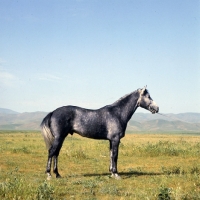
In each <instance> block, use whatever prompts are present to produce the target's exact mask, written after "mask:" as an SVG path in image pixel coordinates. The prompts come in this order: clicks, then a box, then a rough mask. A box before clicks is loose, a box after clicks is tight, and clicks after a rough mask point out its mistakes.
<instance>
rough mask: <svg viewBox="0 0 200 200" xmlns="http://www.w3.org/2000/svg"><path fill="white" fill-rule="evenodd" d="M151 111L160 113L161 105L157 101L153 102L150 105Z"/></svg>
mask: <svg viewBox="0 0 200 200" xmlns="http://www.w3.org/2000/svg"><path fill="white" fill-rule="evenodd" d="M149 111H151V113H152V114H155V113H158V111H159V107H158V106H157V105H156V103H155V102H152V104H150V105H149Z"/></svg>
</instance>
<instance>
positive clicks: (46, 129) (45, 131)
mask: <svg viewBox="0 0 200 200" xmlns="http://www.w3.org/2000/svg"><path fill="white" fill-rule="evenodd" d="M51 115H52V112H51V113H49V114H48V115H47V116H46V117H45V118H44V119H43V121H42V123H41V125H40V127H41V129H42V135H43V137H44V141H45V144H46V147H47V149H48V150H49V149H50V148H51V146H52V144H53V141H54V136H53V134H52V132H51V130H50V126H49V120H50V119H51Z"/></svg>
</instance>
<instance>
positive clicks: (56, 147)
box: [47, 137, 65, 178]
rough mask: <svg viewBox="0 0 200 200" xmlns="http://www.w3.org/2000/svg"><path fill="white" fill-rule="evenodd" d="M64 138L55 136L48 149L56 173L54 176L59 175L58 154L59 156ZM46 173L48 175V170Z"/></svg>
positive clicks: (57, 176)
mask: <svg viewBox="0 0 200 200" xmlns="http://www.w3.org/2000/svg"><path fill="white" fill-rule="evenodd" d="M64 139H65V137H62V138H61V137H59V138H55V140H54V142H53V145H52V147H51V148H50V150H49V158H51V159H52V158H54V168H53V172H54V173H55V174H56V178H60V177H61V176H60V174H59V172H58V156H59V152H60V149H61V147H62V144H63V141H64ZM50 168H51V165H50ZM49 171H50V170H49ZM47 175H48V171H47Z"/></svg>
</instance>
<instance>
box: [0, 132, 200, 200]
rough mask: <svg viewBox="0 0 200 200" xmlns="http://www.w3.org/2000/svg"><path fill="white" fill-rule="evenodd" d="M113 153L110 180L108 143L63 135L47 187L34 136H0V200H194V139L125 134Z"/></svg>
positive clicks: (197, 167) (197, 194)
mask: <svg viewBox="0 0 200 200" xmlns="http://www.w3.org/2000/svg"><path fill="white" fill-rule="evenodd" d="M119 150H120V152H119V161H118V170H119V173H120V174H121V177H122V180H115V179H113V178H111V177H110V174H109V173H108V166H109V150H108V141H100V140H91V139H86V138H82V137H80V136H77V135H74V136H69V137H67V139H66V140H65V142H64V145H63V147H62V149H61V152H60V156H59V169H60V173H61V175H62V176H63V178H62V179H55V178H54V177H53V178H52V180H51V181H48V182H47V181H46V175H45V174H44V171H45V167H46V160H47V151H46V149H45V144H44V142H43V139H42V136H41V135H40V133H31V132H27V133H26V132H23V133H20V132H18V133H17V132H11V133H8V132H1V133H0V199H88V200H89V199H109V200H110V199H120V200H121V199H160V200H162V199H167V197H168V196H170V198H171V199H176V200H179V199H200V136H189V135H167V134H165V135H162V134H160V135H159V134H137V135H136V134H127V135H126V137H125V138H123V139H122V140H121V144H120V149H119Z"/></svg>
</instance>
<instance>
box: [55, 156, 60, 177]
mask: <svg viewBox="0 0 200 200" xmlns="http://www.w3.org/2000/svg"><path fill="white" fill-rule="evenodd" d="M53 172H54V173H55V174H56V178H60V177H61V176H60V174H59V173H58V156H54V168H53Z"/></svg>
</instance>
